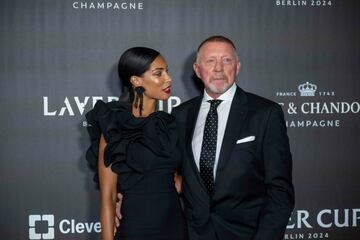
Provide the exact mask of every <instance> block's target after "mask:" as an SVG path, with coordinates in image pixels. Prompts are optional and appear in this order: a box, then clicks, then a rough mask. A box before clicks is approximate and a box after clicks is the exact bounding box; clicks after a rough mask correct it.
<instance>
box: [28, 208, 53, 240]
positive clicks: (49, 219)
mask: <svg viewBox="0 0 360 240" xmlns="http://www.w3.org/2000/svg"><path fill="white" fill-rule="evenodd" d="M41 223H45V224H46V228H47V231H46V232H43V233H41V232H39V231H37V229H36V228H37V227H38V228H39V224H41ZM54 238H55V229H54V215H51V214H43V215H30V216H29V239H54Z"/></svg>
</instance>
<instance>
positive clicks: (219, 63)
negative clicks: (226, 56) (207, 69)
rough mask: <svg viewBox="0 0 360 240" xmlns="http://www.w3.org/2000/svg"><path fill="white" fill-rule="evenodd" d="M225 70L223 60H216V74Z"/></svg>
mask: <svg viewBox="0 0 360 240" xmlns="http://www.w3.org/2000/svg"><path fill="white" fill-rule="evenodd" d="M223 69H224V65H223V62H222V61H221V60H219V59H218V60H216V63H215V68H214V70H215V71H216V72H221V71H222V70H223Z"/></svg>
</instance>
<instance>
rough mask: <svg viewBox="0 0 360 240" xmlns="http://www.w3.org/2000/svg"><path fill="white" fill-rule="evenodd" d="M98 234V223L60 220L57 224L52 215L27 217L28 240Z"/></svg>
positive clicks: (99, 227) (99, 226)
mask: <svg viewBox="0 0 360 240" xmlns="http://www.w3.org/2000/svg"><path fill="white" fill-rule="evenodd" d="M100 232H101V225H100V222H78V221H76V220H75V219H61V220H60V221H59V222H58V223H57V222H55V215H54V214H42V215H36V214H35V215H29V240H34V239H55V236H56V234H64V235H67V234H82V233H84V234H85V233H86V234H87V233H100Z"/></svg>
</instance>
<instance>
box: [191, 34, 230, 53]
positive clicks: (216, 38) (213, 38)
mask: <svg viewBox="0 0 360 240" xmlns="http://www.w3.org/2000/svg"><path fill="white" fill-rule="evenodd" d="M207 42H225V43H228V44H230V45H231V46H232V47H233V48H234V49H235V50H236V47H235V44H234V43H233V42H232V41H231V40H230V39H228V38H227V37H224V36H221V35H215V36H210V37H208V38H207V39H205V40H204V41H202V42H201V43H200V45H199V47H198V49H197V52H199V50H200V48H201V47H202V46H203V45H204V44H205V43H207Z"/></svg>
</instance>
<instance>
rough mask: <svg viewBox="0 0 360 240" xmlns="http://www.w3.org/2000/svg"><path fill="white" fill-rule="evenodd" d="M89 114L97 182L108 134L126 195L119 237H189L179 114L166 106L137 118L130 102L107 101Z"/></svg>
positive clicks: (109, 161)
mask: <svg viewBox="0 0 360 240" xmlns="http://www.w3.org/2000/svg"><path fill="white" fill-rule="evenodd" d="M86 118H87V121H88V132H89V135H90V139H91V143H92V144H91V146H90V148H89V150H88V151H87V154H86V156H87V160H88V162H89V164H90V166H91V167H92V168H93V169H94V170H95V172H96V173H95V181H98V176H97V164H98V163H97V161H98V151H99V147H98V146H99V139H100V136H101V134H103V135H104V138H105V140H106V142H107V145H106V147H105V152H104V163H105V166H111V169H112V170H113V171H114V172H115V173H117V174H118V191H120V192H121V193H122V194H123V201H122V206H121V213H122V216H123V219H122V220H121V224H120V227H119V229H118V231H117V235H116V237H115V239H121V240H141V239H146V240H152V239H154V240H155V239H156V240H159V239H179V240H180V239H186V237H187V233H186V227H185V221H184V219H183V214H182V209H181V206H180V202H179V198H178V195H177V192H176V190H175V185H174V178H173V176H174V172H175V171H176V170H177V168H179V167H180V164H181V155H180V152H179V150H178V149H177V143H178V132H177V127H176V122H175V118H174V117H173V116H171V115H169V114H167V113H165V112H161V111H158V112H154V113H152V114H150V115H149V116H148V117H140V118H136V117H134V116H133V114H132V113H131V105H130V104H128V103H123V102H111V103H104V102H102V101H98V102H97V103H96V105H95V107H94V109H93V110H91V111H90V112H88V113H87V114H86Z"/></svg>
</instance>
